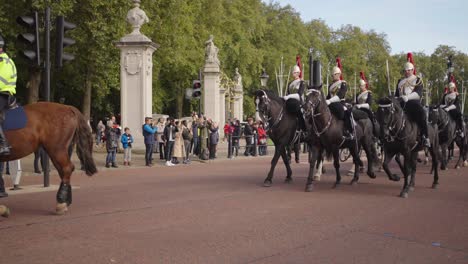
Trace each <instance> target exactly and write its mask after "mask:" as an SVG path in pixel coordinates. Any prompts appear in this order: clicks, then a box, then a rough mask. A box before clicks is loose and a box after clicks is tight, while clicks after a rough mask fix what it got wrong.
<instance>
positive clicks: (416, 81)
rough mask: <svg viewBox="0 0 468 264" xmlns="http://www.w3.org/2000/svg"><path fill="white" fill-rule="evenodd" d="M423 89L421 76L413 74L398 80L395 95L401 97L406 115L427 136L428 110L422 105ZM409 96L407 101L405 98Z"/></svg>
mask: <svg viewBox="0 0 468 264" xmlns="http://www.w3.org/2000/svg"><path fill="white" fill-rule="evenodd" d="M422 91H423V83H422V80H421V78H419V77H417V76H416V75H411V76H410V77H407V78H402V79H400V80H398V85H397V88H396V91H395V97H398V98H401V99H402V100H401V106H402V107H403V109H404V111H405V113H406V115H407V116H408V117H409V118H410V119H411V121H413V122H415V123H416V124H417V125H418V126H419V128H420V129H421V135H422V136H424V137H425V138H428V136H427V120H426V112H425V111H424V108H423V106H422V105H421V101H420V99H421V95H422ZM403 97H405V98H407V102H406V103H405V101H404V100H403Z"/></svg>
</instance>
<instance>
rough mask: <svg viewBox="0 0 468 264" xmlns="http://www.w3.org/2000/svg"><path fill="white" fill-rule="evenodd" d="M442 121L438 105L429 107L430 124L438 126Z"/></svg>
mask: <svg viewBox="0 0 468 264" xmlns="http://www.w3.org/2000/svg"><path fill="white" fill-rule="evenodd" d="M439 120H440V109H439V107H438V106H436V105H431V106H429V123H431V124H433V125H436V124H437V123H439Z"/></svg>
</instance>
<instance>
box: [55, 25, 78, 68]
mask: <svg viewBox="0 0 468 264" xmlns="http://www.w3.org/2000/svg"><path fill="white" fill-rule="evenodd" d="M56 22H57V23H56V30H57V38H56V41H57V47H56V49H55V52H56V54H55V66H56V67H58V68H60V67H62V66H63V62H64V61H71V60H73V59H75V56H74V55H72V54H68V53H64V52H63V48H65V47H67V46H70V45H73V44H75V40H74V39H71V38H67V37H65V32H67V31H68V30H72V29H74V28H76V25H75V24H73V23H70V22H67V21H65V18H64V17H63V16H58V17H57V21H56Z"/></svg>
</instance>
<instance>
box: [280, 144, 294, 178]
mask: <svg viewBox="0 0 468 264" xmlns="http://www.w3.org/2000/svg"><path fill="white" fill-rule="evenodd" d="M280 154H281V158H283V163H284V166H286V179H284V182H285V183H291V182H292V177H291V175H292V170H291V163H289V162H288V155H287V154H286V148H283V151H281V152H280Z"/></svg>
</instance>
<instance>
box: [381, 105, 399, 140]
mask: <svg viewBox="0 0 468 264" xmlns="http://www.w3.org/2000/svg"><path fill="white" fill-rule="evenodd" d="M377 103H378V104H379V108H378V109H377V115H376V118H377V122H378V123H379V125H380V137H381V138H384V139H387V140H388V139H389V138H391V137H392V135H391V134H392V133H395V131H394V130H395V128H396V125H397V124H398V122H399V121H401V120H400V119H401V113H402V111H403V109H401V107H400V103H399V102H398V100H396V99H395V98H390V97H384V98H382V99H380V100H379V101H378V102H377Z"/></svg>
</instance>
